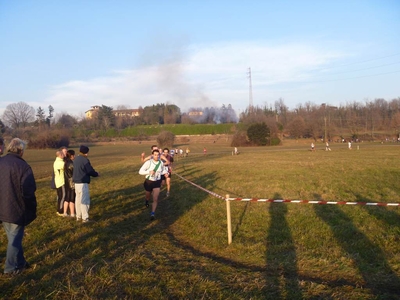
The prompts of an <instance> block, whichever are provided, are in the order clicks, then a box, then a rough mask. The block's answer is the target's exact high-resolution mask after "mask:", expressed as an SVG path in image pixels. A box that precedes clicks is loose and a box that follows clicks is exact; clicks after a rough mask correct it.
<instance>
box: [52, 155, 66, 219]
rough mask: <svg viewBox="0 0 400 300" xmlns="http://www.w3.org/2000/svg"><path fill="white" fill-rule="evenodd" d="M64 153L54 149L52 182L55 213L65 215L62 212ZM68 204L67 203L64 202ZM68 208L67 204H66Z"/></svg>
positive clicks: (63, 202) (63, 203)
mask: <svg viewBox="0 0 400 300" xmlns="http://www.w3.org/2000/svg"><path fill="white" fill-rule="evenodd" d="M64 165H65V162H64V153H63V152H62V151H60V150H59V151H56V160H55V161H54V163H53V170H54V183H55V186H56V191H57V215H59V216H67V214H66V213H65V214H64V205H65V176H64ZM66 204H67V205H68V203H66ZM67 208H68V206H67Z"/></svg>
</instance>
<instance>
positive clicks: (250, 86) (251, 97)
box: [249, 68, 253, 112]
mask: <svg viewBox="0 0 400 300" xmlns="http://www.w3.org/2000/svg"><path fill="white" fill-rule="evenodd" d="M249 112H253V87H252V85H251V68H249Z"/></svg>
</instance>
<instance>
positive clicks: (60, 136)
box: [29, 130, 70, 149]
mask: <svg viewBox="0 0 400 300" xmlns="http://www.w3.org/2000/svg"><path fill="white" fill-rule="evenodd" d="M69 143H70V133H69V131H67V130H51V131H50V130H49V131H43V132H40V133H39V134H37V135H36V136H33V137H31V138H30V139H29V148H33V149H45V148H60V147H61V146H65V147H68V146H69Z"/></svg>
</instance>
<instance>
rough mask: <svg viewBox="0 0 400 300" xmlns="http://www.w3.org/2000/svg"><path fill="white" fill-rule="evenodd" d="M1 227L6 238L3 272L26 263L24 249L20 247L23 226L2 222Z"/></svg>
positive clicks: (21, 266) (15, 268)
mask: <svg viewBox="0 0 400 300" xmlns="http://www.w3.org/2000/svg"><path fill="white" fill-rule="evenodd" d="M3 227H4V230H5V231H6V234H7V240H8V245H7V256H6V262H5V266H4V273H11V272H13V271H15V270H18V269H21V268H23V267H24V266H25V265H26V260H25V257H24V250H23V249H22V238H23V237H24V229H25V226H21V225H17V224H12V223H7V222H3Z"/></svg>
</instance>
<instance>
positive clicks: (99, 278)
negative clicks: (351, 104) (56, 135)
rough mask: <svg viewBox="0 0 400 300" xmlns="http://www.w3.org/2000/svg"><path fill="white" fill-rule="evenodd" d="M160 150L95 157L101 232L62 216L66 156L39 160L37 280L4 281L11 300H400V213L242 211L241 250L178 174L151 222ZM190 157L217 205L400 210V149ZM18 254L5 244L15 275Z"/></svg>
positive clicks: (189, 165) (188, 164)
mask: <svg viewBox="0 0 400 300" xmlns="http://www.w3.org/2000/svg"><path fill="white" fill-rule="evenodd" d="M151 144H152V143H151V142H146V143H141V144H139V143H138V142H132V143H109V144H101V145H91V146H90V152H89V159H90V160H91V162H92V165H93V167H94V168H95V169H96V170H97V171H99V172H100V177H99V178H94V179H93V180H92V183H91V184H90V189H91V197H92V205H91V209H90V217H91V219H92V220H93V221H94V222H93V223H90V224H81V223H78V222H76V221H75V220H73V219H70V218H62V217H58V216H57V215H56V209H55V205H56V196H55V191H54V190H52V189H50V178H51V170H52V163H53V161H54V157H55V156H54V152H55V151H54V150H28V151H27V152H26V155H25V157H24V158H25V159H26V160H27V161H28V163H29V164H30V165H31V166H32V168H33V171H34V174H35V177H36V181H37V187H38V190H37V199H38V218H37V219H36V220H35V221H34V222H33V223H32V224H31V225H30V226H28V227H27V228H26V236H25V238H24V249H25V256H26V258H27V260H28V261H29V262H30V263H31V265H32V268H31V269H29V270H27V271H26V272H24V273H22V274H21V275H18V276H16V277H11V278H10V277H6V276H1V277H0V296H1V298H3V299H400V253H399V249H400V207H397V206H394V207H388V206H362V205H316V204H295V203H260V202H239V201H233V202H231V212H232V227H233V228H232V229H233V240H232V243H231V244H230V245H228V237H227V221H226V219H227V216H226V203H225V201H224V200H222V199H219V198H217V197H214V196H213V195H211V194H209V193H207V192H205V191H203V190H201V189H199V188H198V187H195V186H193V185H191V184H189V183H187V182H186V181H183V180H181V179H179V178H178V176H176V175H173V177H172V188H171V195H170V197H168V198H165V190H162V192H161V196H160V204H159V206H158V208H157V211H156V219H155V220H154V221H150V218H149V217H150V211H149V209H147V208H146V207H145V205H144V190H143V186H142V183H143V180H144V177H143V176H141V175H139V174H138V170H139V168H140V166H141V163H140V153H141V152H143V151H146V153H149V149H150V145H151ZM187 146H189V148H190V150H191V152H190V154H189V156H188V157H178V158H176V161H175V172H176V173H177V174H179V175H180V176H183V177H184V178H186V179H188V180H190V181H192V182H193V183H195V184H197V185H199V186H201V187H203V188H205V189H207V190H209V191H211V192H214V193H216V194H217V195H221V196H225V195H227V194H228V195H230V197H243V198H263V199H266V198H269V199H293V200H294V199H302V200H329V201H352V202H379V203H400V184H399V178H400V159H399V158H400V155H399V154H400V152H399V150H400V144H396V143H387V144H380V143H360V144H353V150H348V149H347V144H338V143H332V144H331V149H332V151H324V147H323V146H322V143H318V144H317V150H316V151H315V152H311V151H309V143H308V142H299V143H296V142H290V143H288V142H286V143H284V145H283V146H277V147H259V148H256V147H254V148H240V149H239V151H240V154H239V155H237V156H233V155H232V150H233V148H232V147H229V143H228V142H224V141H218V142H217V143H212V142H211V143H207V144H203V143H189V144H188V145H187V144H180V145H179V144H178V145H177V147H182V148H184V149H185V148H186V147H187ZM203 147H207V155H204V154H203ZM72 149H75V150H77V149H78V145H77V146H76V147H72ZM5 253H6V236H5V233H4V232H3V231H1V234H0V257H1V258H2V263H4V258H5ZM2 267H3V266H2Z"/></svg>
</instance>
